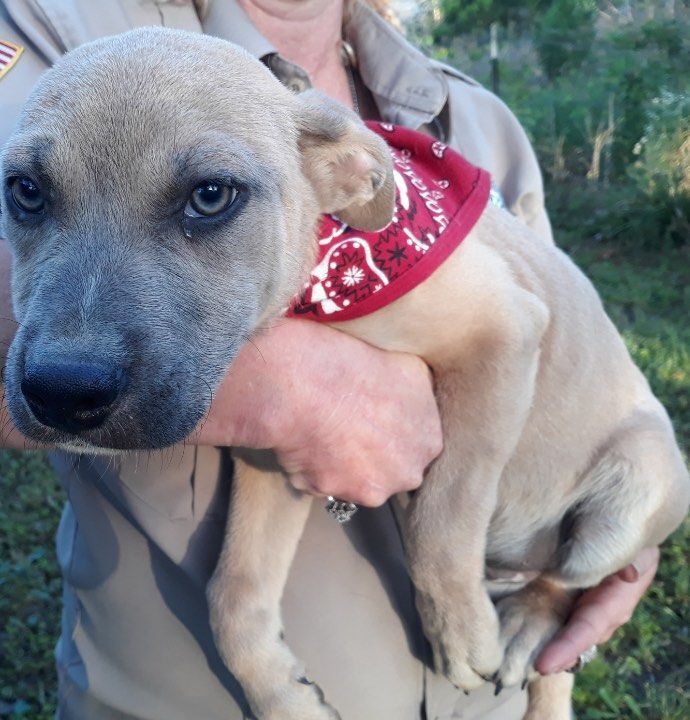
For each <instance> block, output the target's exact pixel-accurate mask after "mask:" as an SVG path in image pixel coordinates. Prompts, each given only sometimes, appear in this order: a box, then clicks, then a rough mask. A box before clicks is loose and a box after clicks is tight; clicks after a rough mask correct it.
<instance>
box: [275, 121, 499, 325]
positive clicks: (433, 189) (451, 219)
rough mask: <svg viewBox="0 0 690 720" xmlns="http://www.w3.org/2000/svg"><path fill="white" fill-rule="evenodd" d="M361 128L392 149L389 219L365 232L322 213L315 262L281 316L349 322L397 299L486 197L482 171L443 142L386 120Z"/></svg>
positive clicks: (424, 274) (465, 228) (460, 233)
mask: <svg viewBox="0 0 690 720" xmlns="http://www.w3.org/2000/svg"><path fill="white" fill-rule="evenodd" d="M367 126H368V127H369V129H370V130H373V131H374V132H375V133H377V134H378V135H380V136H381V137H383V138H384V139H385V140H386V142H387V143H388V144H389V145H390V148H391V154H392V156H393V167H394V173H395V186H396V212H395V217H394V218H393V220H392V222H391V223H390V224H389V225H388V226H386V227H385V228H384V229H383V230H379V231H378V232H373V233H370V232H361V231H359V230H354V229H352V228H350V227H348V226H347V225H345V224H344V223H342V222H341V221H340V220H338V218H336V217H334V216H332V215H325V216H324V217H323V220H322V223H321V231H320V233H319V241H318V242H319V255H318V264H317V265H316V267H315V268H314V269H313V270H312V271H311V276H310V279H309V282H308V283H307V284H306V286H305V287H304V289H303V290H302V292H301V293H300V294H299V296H298V297H296V298H295V299H294V300H293V302H292V304H291V305H290V307H289V309H288V311H287V315H288V317H307V318H309V319H311V320H320V321H324V322H336V321H339V320H353V319H354V318H357V317H360V316H362V315H367V314H368V313H371V312H374V311H375V310H378V309H379V308H382V307H383V306H384V305H387V304H388V303H391V302H393V301H394V300H397V299H398V298H399V297H401V296H402V295H404V294H405V293H406V292H409V291H410V290H412V289H413V288H414V287H416V286H417V285H419V284H420V283H421V282H423V281H424V280H426V279H427V278H428V277H429V275H431V273H432V272H433V271H434V270H436V268H437V267H438V266H439V265H440V264H441V263H442V262H443V261H444V260H445V259H446V258H447V257H448V256H449V255H450V254H451V253H452V252H453V250H455V248H457V247H458V245H459V244H460V243H461V242H462V241H463V240H464V239H465V238H466V237H467V235H468V234H469V232H470V230H471V229H472V228H473V227H474V225H475V223H476V222H477V220H478V219H479V217H480V215H481V214H482V212H483V211H484V208H485V207H486V205H487V203H488V201H489V193H490V191H491V181H490V178H489V174H488V173H487V172H486V171H485V170H482V169H480V168H477V167H475V166H474V165H471V164H470V163H469V162H467V160H465V159H464V158H463V157H462V156H461V155H459V154H458V153H457V152H455V151H454V150H452V149H451V148H449V147H446V145H444V144H443V143H441V142H438V141H437V140H434V139H433V138H430V137H429V136H428V135H424V134H422V133H420V132H416V131H414V130H408V129H407V128H402V127H398V126H394V125H389V124H388V123H373V122H368V123H367Z"/></svg>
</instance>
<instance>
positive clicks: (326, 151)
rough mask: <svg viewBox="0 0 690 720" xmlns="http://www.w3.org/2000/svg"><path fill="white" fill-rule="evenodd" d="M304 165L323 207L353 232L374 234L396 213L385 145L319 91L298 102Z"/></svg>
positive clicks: (303, 95)
mask: <svg viewBox="0 0 690 720" xmlns="http://www.w3.org/2000/svg"><path fill="white" fill-rule="evenodd" d="M296 100H297V105H298V109H297V112H298V120H297V123H298V127H299V132H300V140H299V143H300V149H301V151H302V164H303V170H304V173H305V174H306V176H307V177H308V178H309V180H310V181H311V183H312V185H313V186H314V189H315V190H316V194H317V197H318V200H319V203H320V210H321V212H324V213H333V214H334V215H337V216H338V217H339V218H340V219H341V220H342V221H343V222H345V223H347V224H348V225H349V226H350V227H353V228H356V229H358V230H366V231H369V232H373V231H375V230H381V229H382V228H384V227H386V225H388V223H390V221H391V219H392V218H393V213H394V212H395V183H394V181H393V161H392V159H391V153H390V150H389V149H388V146H387V145H386V142H385V141H384V140H383V139H382V138H380V137H379V136H378V135H376V134H375V133H373V132H371V130H368V129H367V128H366V126H365V125H364V123H363V122H362V121H361V120H360V119H359V117H357V115H355V114H354V113H353V112H352V111H350V110H348V109H347V108H346V107H345V106H344V105H341V104H340V103H338V102H336V101H335V100H331V99H330V98H328V97H327V96H325V95H323V94H322V93H320V92H318V91H316V90H308V91H307V92H304V93H302V94H301V95H298V96H296Z"/></svg>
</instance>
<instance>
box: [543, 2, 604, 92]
mask: <svg viewBox="0 0 690 720" xmlns="http://www.w3.org/2000/svg"><path fill="white" fill-rule="evenodd" d="M595 10H596V6H595V4H594V2H593V0H556V1H555V2H554V3H552V4H551V5H550V6H549V8H548V10H546V12H545V13H544V14H543V15H542V16H541V17H540V18H539V19H538V21H537V22H536V23H535V28H534V43H535V46H536V48H537V53H538V55H539V60H540V62H541V66H542V69H543V70H544V72H545V73H546V77H548V78H549V79H553V78H555V77H558V75H560V74H561V73H562V72H564V71H568V70H569V71H572V70H577V69H578V68H579V67H580V66H581V65H582V63H583V62H584V60H585V58H587V56H588V55H589V54H590V51H591V49H592V43H593V42H594V36H595V29H594V13H595Z"/></svg>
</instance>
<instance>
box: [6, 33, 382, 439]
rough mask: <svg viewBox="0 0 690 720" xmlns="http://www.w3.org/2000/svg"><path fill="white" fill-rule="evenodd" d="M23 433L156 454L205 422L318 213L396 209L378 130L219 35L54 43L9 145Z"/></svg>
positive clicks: (298, 270)
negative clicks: (53, 54)
mask: <svg viewBox="0 0 690 720" xmlns="http://www.w3.org/2000/svg"><path fill="white" fill-rule="evenodd" d="M2 186H3V187H2V191H3V192H2V201H1V202H2V205H1V207H2V225H1V226H0V236H5V237H7V238H8V239H9V241H10V243H11V247H12V249H13V256H14V265H13V300H14V307H15V313H16V316H17V319H18V321H19V330H18V333H17V335H16V337H15V340H14V342H13V344H12V346H11V349H10V353H9V357H8V362H7V368H6V375H5V378H6V396H7V398H8V402H9V408H10V412H11V414H12V417H13V420H14V422H15V423H16V425H17V427H18V428H19V429H20V430H21V431H22V432H23V433H25V434H26V435H28V436H30V437H32V438H35V439H37V440H43V441H47V442H57V443H59V444H62V445H67V446H71V447H80V448H87V449H88V448H89V447H91V448H95V447H102V448H116V449H118V448H119V449H124V448H155V447H163V446H165V445H169V444H171V443H174V442H177V441H179V440H181V439H182V438H183V437H185V436H186V435H187V434H188V433H189V432H190V431H191V430H192V429H193V428H194V426H195V425H196V424H197V423H198V421H199V420H200V419H201V418H202V417H203V415H204V413H205V412H206V411H207V409H208V406H209V404H210V401H211V397H212V394H213V391H214V389H215V387H216V386H217V384H218V382H219V380H220V379H221V378H222V376H223V374H224V373H225V371H226V370H227V368H228V367H229V365H230V363H231V362H232V360H233V359H234V357H235V355H236V354H237V351H238V349H239V348H240V346H241V345H242V344H243V343H244V342H245V341H246V340H247V339H248V337H249V336H250V335H251V334H252V333H253V332H254V331H255V330H256V329H257V328H259V327H260V326H261V324H262V323H265V322H266V321H267V320H269V319H271V318H273V317H275V316H276V315H277V314H278V313H279V312H280V310H281V309H282V308H283V307H285V306H286V305H287V303H288V302H289V299H290V298H291V296H292V295H293V294H294V292H295V291H296V290H297V289H298V288H299V287H300V284H301V283H302V282H303V280H304V279H305V274H306V273H307V272H308V270H309V267H310V263H311V261H312V259H313V254H314V231H315V225H316V222H317V220H318V217H319V214H320V213H322V212H336V213H338V214H339V215H340V216H341V217H342V218H343V219H345V220H346V221H347V222H349V223H350V224H352V225H353V226H354V227H360V228H362V229H375V228H378V227H383V226H385V225H386V224H387V223H388V221H389V220H390V218H391V215H392V213H393V203H394V191H393V183H392V168H391V161H390V155H389V152H388V150H387V148H386V147H385V144H384V143H383V142H382V141H381V140H380V139H379V138H377V137H376V136H375V135H374V134H373V133H370V132H369V131H368V130H366V128H365V127H364V126H363V125H362V124H361V123H360V121H359V120H358V119H357V118H356V117H355V116H354V115H353V114H351V113H349V112H348V111H347V110H346V109H345V108H342V107H341V106H339V105H337V104H336V103H334V102H332V101H328V100H326V99H325V98H323V97H322V96H320V95H318V94H317V93H313V92H310V93H306V94H304V95H302V96H295V95H293V94H292V93H290V92H289V91H288V90H286V89H285V88H283V86H282V85H281V84H280V83H279V82H278V81H276V80H275V79H274V78H273V76H272V75H271V74H270V73H269V72H268V70H266V69H265V68H264V66H263V65H262V64H261V63H259V62H258V61H256V60H254V59H253V58H251V57H250V56H249V55H247V54H246V53H245V52H243V51H242V50H240V49H239V48H236V47H235V46H233V45H230V44H229V43H225V42H223V41H220V40H215V39H212V38H209V37H204V36H198V35H192V34H188V33H183V32H178V31H169V30H151V29H146V30H137V31H134V32H131V33H126V34H125V35H121V36H118V37H114V38H109V39H106V40H100V41H97V42H95V43H91V44H89V45H85V46H83V47H82V48H80V49H78V50H76V51H74V52H72V53H70V54H69V55H67V56H65V58H64V59H63V60H61V61H60V62H59V63H58V64H57V65H56V66H55V67H54V68H53V69H52V70H50V71H49V72H48V73H46V75H45V76H44V77H43V78H42V80H41V82H40V83H39V84H38V86H37V88H36V89H35V91H34V93H33V95H32V96H31V98H30V99H29V102H28V103H27V105H26V107H25V109H24V112H23V114H22V117H21V119H20V122H19V125H18V127H17V130H16V131H15V133H14V135H13V136H12V137H11V138H10V140H9V142H8V144H7V146H6V147H5V149H4V152H3V156H2Z"/></svg>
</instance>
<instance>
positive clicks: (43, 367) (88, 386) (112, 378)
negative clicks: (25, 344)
mask: <svg viewBox="0 0 690 720" xmlns="http://www.w3.org/2000/svg"><path fill="white" fill-rule="evenodd" d="M124 384H125V373H124V371H123V370H122V369H121V368H118V367H116V366H114V365H109V364H107V363H102V362H98V363H95V362H86V361H81V362H80V361H71V362H70V361H62V362H51V363H48V362H44V363H27V364H26V367H25V369H24V377H23V379H22V383H21V388H22V394H23V395H24V398H25V400H26V403H27V405H28V407H29V409H30V410H31V412H32V414H33V415H34V417H35V418H36V420H38V421H39V422H40V423H42V424H43V425H47V426H48V427H51V428H55V429H56V430H62V431H64V432H68V433H78V432H82V431H85V430H93V429H94V428H97V427H98V426H99V425H101V424H102V423H103V422H104V421H105V420H106V418H107V417H108V415H109V414H110V412H111V410H112V408H113V406H114V404H115V401H116V400H117V398H118V396H119V395H120V393H121V391H122V388H123V387H124Z"/></svg>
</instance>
